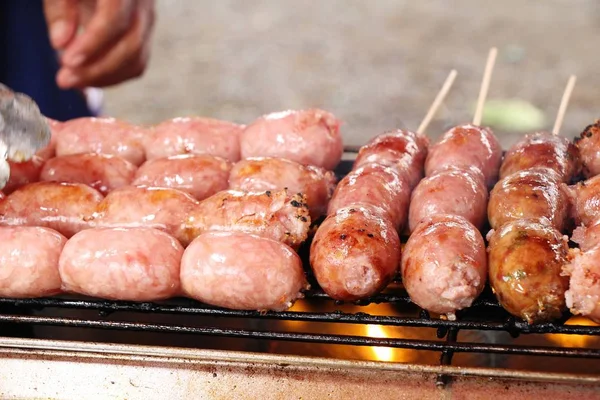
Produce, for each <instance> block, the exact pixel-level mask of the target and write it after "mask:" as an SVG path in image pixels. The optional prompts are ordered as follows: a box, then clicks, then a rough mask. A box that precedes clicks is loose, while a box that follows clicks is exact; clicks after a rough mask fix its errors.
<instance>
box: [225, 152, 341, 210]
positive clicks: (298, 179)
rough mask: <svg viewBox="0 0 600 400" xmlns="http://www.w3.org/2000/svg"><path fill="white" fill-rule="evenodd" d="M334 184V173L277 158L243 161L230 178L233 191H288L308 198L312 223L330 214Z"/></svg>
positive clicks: (234, 168)
mask: <svg viewBox="0 0 600 400" xmlns="http://www.w3.org/2000/svg"><path fill="white" fill-rule="evenodd" d="M335 182H336V178H335V174H334V173H333V172H332V171H327V170H325V169H323V168H319V167H315V166H312V165H302V164H299V163H297V162H294V161H290V160H286V159H284V158H274V157H255V158H247V159H244V160H242V161H240V162H238V163H236V164H235V165H234V166H233V168H232V169H231V174H230V175H229V188H230V189H235V190H243V191H246V192H264V191H266V190H272V191H273V190H282V189H285V188H287V190H289V191H290V192H291V193H302V194H304V195H306V202H307V203H308V207H309V209H310V217H311V219H313V220H316V219H318V218H319V217H321V216H322V215H325V214H326V213H327V205H328V203H329V200H330V199H331V195H332V194H333V190H334V189H335Z"/></svg>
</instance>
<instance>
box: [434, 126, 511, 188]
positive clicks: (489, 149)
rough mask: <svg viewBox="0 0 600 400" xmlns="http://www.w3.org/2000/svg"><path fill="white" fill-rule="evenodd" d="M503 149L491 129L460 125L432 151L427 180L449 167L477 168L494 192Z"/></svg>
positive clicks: (450, 131) (447, 133)
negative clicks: (493, 188)
mask: <svg viewBox="0 0 600 400" xmlns="http://www.w3.org/2000/svg"><path fill="white" fill-rule="evenodd" d="M501 163H502V148H501V147H500V142H498V139H497V138H496V136H494V134H493V133H492V131H491V130H490V129H488V128H484V127H478V126H474V125H461V126H457V127H454V128H452V129H450V130H449V131H448V132H446V133H445V134H444V135H443V136H442V138H441V140H440V141H439V142H437V143H436V144H434V145H433V146H431V147H430V148H429V154H428V155H427V160H426V161H425V176H429V175H433V174H434V173H436V172H438V171H441V170H444V169H446V168H448V167H458V168H463V169H467V168H471V167H475V168H478V169H479V170H480V171H481V173H483V176H484V177H485V181H486V185H487V187H488V188H490V189H491V188H492V187H493V186H494V184H495V183H496V181H497V180H498V174H499V170H500V164H501Z"/></svg>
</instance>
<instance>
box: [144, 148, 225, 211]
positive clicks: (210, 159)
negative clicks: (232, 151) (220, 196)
mask: <svg viewBox="0 0 600 400" xmlns="http://www.w3.org/2000/svg"><path fill="white" fill-rule="evenodd" d="M230 170H231V163H230V162H229V161H227V160H225V159H224V158H221V157H215V156H209V155H202V154H182V155H178V156H171V157H165V158H155V159H153V160H150V161H146V162H145V163H144V164H143V165H142V166H141V167H140V168H139V169H138V170H137V173H136V174H135V180H134V181H133V185H135V186H149V187H164V188H173V189H179V190H181V191H184V192H186V193H188V194H190V195H191V196H193V197H195V198H196V199H198V200H204V199H205V198H207V197H209V196H212V195H213V194H215V193H217V192H219V191H221V190H225V189H227V188H228V183H227V181H228V179H229V171H230Z"/></svg>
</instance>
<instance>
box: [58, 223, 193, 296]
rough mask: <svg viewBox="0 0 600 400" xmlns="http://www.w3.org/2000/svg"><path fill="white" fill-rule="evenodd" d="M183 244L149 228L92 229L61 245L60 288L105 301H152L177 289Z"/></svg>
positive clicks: (177, 290) (169, 294)
mask: <svg viewBox="0 0 600 400" xmlns="http://www.w3.org/2000/svg"><path fill="white" fill-rule="evenodd" d="M182 255H183V247H182V246H181V244H179V242H178V241H177V240H175V239H174V238H173V237H171V236H170V235H168V234H166V233H164V232H162V231H159V230H156V229H152V228H93V229H89V230H86V231H81V232H79V233H78V234H76V235H75V236H73V237H72V238H71V239H69V241H68V242H67V244H66V245H65V247H64V249H63V251H62V254H61V255H60V261H59V271H60V277H61V279H62V282H63V290H64V291H66V292H71V293H79V294H83V295H86V296H92V297H98V298H102V299H108V300H129V301H155V300H162V299H167V298H170V297H174V296H176V295H177V294H179V293H180V291H179V288H180V284H179V271H180V262H181V257H182Z"/></svg>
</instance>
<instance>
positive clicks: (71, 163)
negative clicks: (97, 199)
mask: <svg viewBox="0 0 600 400" xmlns="http://www.w3.org/2000/svg"><path fill="white" fill-rule="evenodd" d="M136 169H137V168H136V167H135V165H133V164H132V163H130V162H129V161H127V160H125V159H124V158H121V157H119V156H113V155H108V154H97V153H83V154H72V155H69V156H60V157H56V158H52V159H50V160H48V161H46V164H44V167H43V168H42V172H41V174H40V180H42V181H48V182H68V183H84V184H86V185H88V186H91V187H93V188H94V189H96V190H98V191H99V192H100V193H102V194H103V195H106V194H107V193H108V192H110V191H112V190H114V189H117V188H120V187H123V186H127V185H129V184H131V181H132V180H133V177H134V175H135V171H136Z"/></svg>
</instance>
